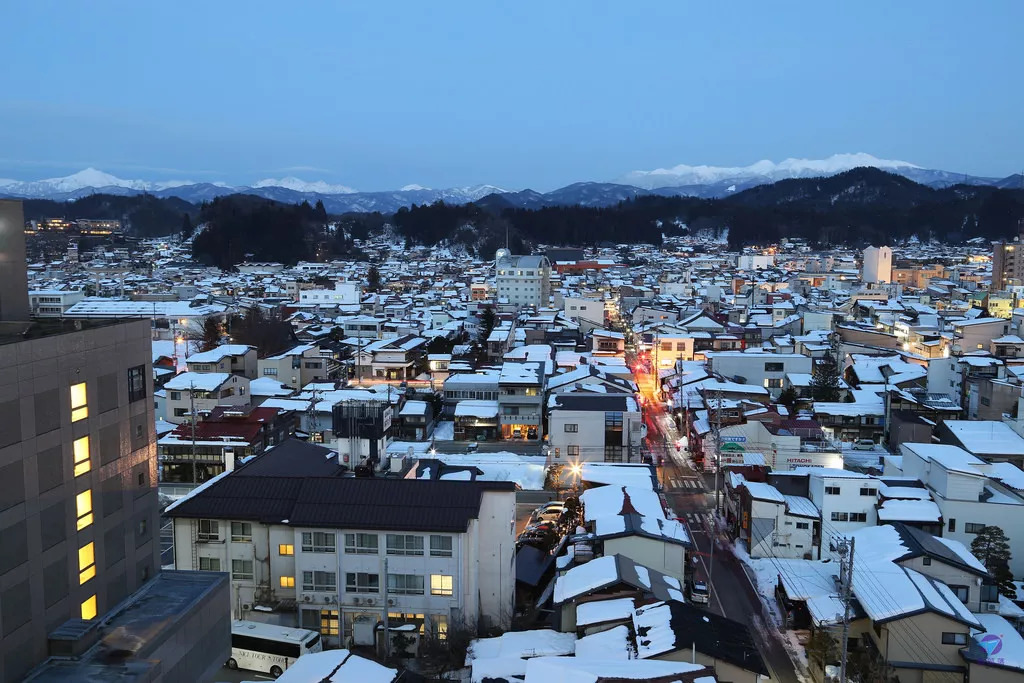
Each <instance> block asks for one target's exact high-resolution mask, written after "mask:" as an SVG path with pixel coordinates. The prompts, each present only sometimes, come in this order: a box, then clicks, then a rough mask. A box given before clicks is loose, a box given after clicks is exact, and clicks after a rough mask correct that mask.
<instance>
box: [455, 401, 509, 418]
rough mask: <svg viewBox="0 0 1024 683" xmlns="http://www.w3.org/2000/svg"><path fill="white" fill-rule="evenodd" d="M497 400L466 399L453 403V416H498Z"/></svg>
mask: <svg viewBox="0 0 1024 683" xmlns="http://www.w3.org/2000/svg"><path fill="white" fill-rule="evenodd" d="M498 410H499V407H498V402H497V401H484V400H479V399H466V400H464V401H459V402H458V403H457V404H456V405H455V417H475V418H478V419H481V420H486V419H489V418H492V417H497V416H498Z"/></svg>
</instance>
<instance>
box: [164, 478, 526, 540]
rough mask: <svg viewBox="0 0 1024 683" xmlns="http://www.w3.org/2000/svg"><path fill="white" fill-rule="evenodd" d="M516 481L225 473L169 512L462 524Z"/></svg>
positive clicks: (367, 524) (316, 523)
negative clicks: (489, 495) (484, 500)
mask: <svg viewBox="0 0 1024 683" xmlns="http://www.w3.org/2000/svg"><path fill="white" fill-rule="evenodd" d="M514 490H515V485H514V484H512V483H511V482H479V481H425V480H413V479H385V478H355V477H288V476H276V477H269V476H246V474H245V470H244V469H242V470H239V471H238V472H236V473H234V474H231V475H229V476H226V477H224V478H223V479H222V480H220V481H218V482H216V483H214V484H213V485H212V486H210V487H209V488H207V489H204V490H202V491H199V492H198V493H195V494H193V495H192V496H191V497H189V498H187V499H184V500H182V501H181V502H179V503H178V504H177V505H176V506H175V507H174V508H173V509H172V510H171V511H170V512H169V513H168V514H169V515H170V516H171V517H191V518H197V517H202V518H213V519H233V520H252V521H257V522H261V523H264V524H287V525H289V526H301V527H327V528H338V529H380V530H404V531H447V532H455V533H457V532H463V531H465V530H466V529H467V528H468V526H469V521H470V520H471V519H474V518H476V517H477V516H478V515H479V513H480V501H481V496H482V495H483V493H484V491H507V492H513V491H514Z"/></svg>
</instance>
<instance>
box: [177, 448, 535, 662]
mask: <svg viewBox="0 0 1024 683" xmlns="http://www.w3.org/2000/svg"><path fill="white" fill-rule="evenodd" d="M329 454H330V451H328V450H327V449H324V448H320V447H318V446H314V445H311V444H303V443H300V442H288V443H286V444H284V445H283V446H281V447H279V449H275V450H273V451H270V452H268V453H266V454H264V455H263V456H261V457H259V458H256V459H255V460H253V461H251V462H250V463H248V464H246V465H244V466H242V467H241V468H239V469H237V470H236V471H235V472H233V473H229V474H226V475H224V476H222V477H221V478H219V479H218V480H217V481H215V482H213V483H212V484H210V485H209V486H207V487H204V488H202V489H200V490H197V491H195V492H193V493H192V494H191V495H190V496H188V497H186V498H183V499H182V500H180V501H178V502H177V503H175V504H174V505H173V506H172V507H171V508H169V509H168V511H167V514H168V515H169V516H170V517H171V518H172V519H173V525H174V546H175V557H176V558H178V568H180V569H204V570H213V571H228V572H230V573H231V584H232V610H233V612H234V614H235V616H236V617H243V618H248V619H256V620H269V621H273V622H275V623H283V624H288V625H293V626H301V627H304V628H312V629H314V630H318V631H320V633H321V634H323V636H324V637H325V639H326V640H327V642H328V644H332V645H340V644H341V643H344V642H345V640H346V639H347V638H348V637H350V636H351V635H352V628H353V624H354V623H355V622H356V621H357V620H360V621H361V620H364V619H370V620H372V621H373V622H374V623H376V622H377V621H381V620H383V619H384V617H385V614H387V616H388V620H389V622H390V624H391V625H392V626H394V625H397V624H401V623H410V624H414V625H416V627H417V628H418V629H419V630H420V632H421V633H424V634H430V635H433V636H434V637H437V638H440V639H444V638H445V637H446V634H447V629H448V628H449V626H450V625H453V624H474V625H477V624H478V625H481V626H484V627H489V626H500V627H502V628H507V627H508V626H509V623H510V620H511V616H512V605H513V593H514V586H515V563H514V561H513V557H514V550H515V538H514V524H513V522H512V520H513V519H514V518H515V490H514V485H513V484H512V483H510V482H479V481H429V480H417V479H383V478H355V477H344V476H339V471H338V470H339V467H338V462H337V459H336V458H330V457H325V456H328V455H329ZM296 607H297V609H296Z"/></svg>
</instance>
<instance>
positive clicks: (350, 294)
mask: <svg viewBox="0 0 1024 683" xmlns="http://www.w3.org/2000/svg"><path fill="white" fill-rule="evenodd" d="M361 294H362V287H360V286H359V283H358V282H335V283H334V289H304V290H302V291H300V292H299V303H300V304H314V305H315V304H319V305H322V306H344V305H351V304H358V303H359V297H360V295H361Z"/></svg>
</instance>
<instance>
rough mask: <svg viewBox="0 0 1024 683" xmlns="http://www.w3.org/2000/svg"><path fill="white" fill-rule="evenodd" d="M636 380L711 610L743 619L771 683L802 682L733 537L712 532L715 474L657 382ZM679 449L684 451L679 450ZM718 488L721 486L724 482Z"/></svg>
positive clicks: (646, 377)
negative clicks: (689, 449)
mask: <svg viewBox="0 0 1024 683" xmlns="http://www.w3.org/2000/svg"><path fill="white" fill-rule="evenodd" d="M630 364H631V365H632V361H630ZM636 379H637V386H638V387H639V388H640V391H641V392H642V393H643V394H644V397H645V398H646V399H647V403H646V409H645V411H644V420H645V422H646V423H647V437H648V447H649V448H650V450H651V453H652V455H654V456H655V457H656V458H657V456H659V455H660V456H662V458H663V462H664V464H663V465H662V466H661V467H659V468H658V472H659V479H660V480H661V482H662V486H663V488H664V495H665V499H666V502H667V503H668V506H669V508H670V509H671V510H672V511H673V512H674V513H675V515H676V517H677V518H678V519H679V520H681V521H682V522H683V523H685V524H686V526H687V528H688V529H689V531H690V537H691V538H692V539H693V542H694V545H695V553H694V556H695V557H696V558H697V561H698V565H699V569H700V571H701V572H702V573H703V574H704V575H705V576H706V577H708V579H709V583H710V587H711V596H710V600H709V604H708V609H710V610H711V611H712V612H715V613H716V614H720V615H721V616H723V617H726V618H729V619H733V620H735V621H739V622H741V623H743V624H745V625H746V626H747V627H748V628H749V629H750V630H751V632H752V634H753V636H754V640H755V642H756V643H757V646H758V649H759V650H760V652H761V657H762V658H763V659H764V660H765V663H766V664H767V665H768V668H769V670H770V673H771V676H772V679H773V680H775V681H781V682H782V683H799V679H798V678H797V676H796V671H795V668H794V666H793V662H792V661H791V660H790V658H789V655H788V653H787V652H786V650H785V648H784V647H783V645H782V638H781V635H780V634H779V633H778V630H777V629H776V627H775V626H774V625H773V624H770V623H769V624H768V625H766V624H765V622H764V620H763V618H762V614H763V608H762V604H761V599H760V598H759V597H758V595H757V593H756V592H755V591H754V588H753V586H752V585H751V582H750V579H748V578H747V575H746V573H745V571H744V568H743V565H742V563H741V562H740V561H739V560H737V559H736V558H735V556H734V555H733V554H732V552H731V551H730V550H729V548H730V542H729V539H728V538H727V537H726V535H725V534H719V533H716V532H715V530H714V517H713V514H712V512H713V510H714V506H715V495H714V490H715V475H713V474H701V473H698V472H696V471H695V470H694V469H693V468H692V467H691V466H690V464H689V460H688V458H687V455H686V450H685V447H686V444H685V440H684V439H683V438H682V435H681V434H680V432H679V430H678V428H677V425H676V424H675V421H674V420H673V418H672V417H671V415H669V414H668V413H667V412H666V411H665V408H664V405H663V404H662V403H661V402H660V401H659V400H657V399H656V398H655V396H654V390H655V381H654V378H653V377H652V376H651V375H650V374H649V373H647V372H645V371H643V370H642V369H641V370H640V371H639V372H637V373H636ZM677 445H679V446H681V447H680V448H677ZM718 484H719V485H720V486H721V479H720V478H719V481H718ZM712 545H714V548H712Z"/></svg>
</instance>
